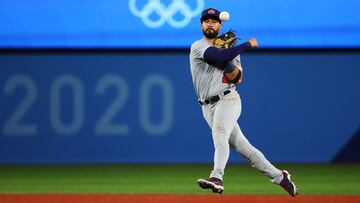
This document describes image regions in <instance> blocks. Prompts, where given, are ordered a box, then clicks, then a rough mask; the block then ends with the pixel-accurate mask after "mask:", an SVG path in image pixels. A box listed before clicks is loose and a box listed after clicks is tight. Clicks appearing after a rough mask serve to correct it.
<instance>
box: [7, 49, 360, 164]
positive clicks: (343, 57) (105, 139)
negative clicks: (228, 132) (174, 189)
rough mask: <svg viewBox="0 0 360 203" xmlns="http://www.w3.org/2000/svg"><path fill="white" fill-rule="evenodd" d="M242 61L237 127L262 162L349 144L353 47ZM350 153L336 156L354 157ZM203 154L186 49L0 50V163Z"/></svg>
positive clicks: (359, 120)
mask: <svg viewBox="0 0 360 203" xmlns="http://www.w3.org/2000/svg"><path fill="white" fill-rule="evenodd" d="M242 63H243V66H244V71H245V72H244V74H245V75H244V80H243V83H242V84H241V85H240V86H239V87H238V91H239V93H240V95H241V98H242V104H243V111H242V114H241V117H240V119H239V123H240V126H241V128H242V129H243V131H244V133H245V135H246V136H247V138H248V139H249V140H250V142H251V143H252V144H253V145H255V146H256V147H257V148H259V149H260V150H261V151H262V152H263V153H264V154H265V155H266V156H267V157H268V158H269V159H270V160H271V161H273V162H300V163H304V162H320V163H326V162H330V161H332V160H333V159H334V157H335V156H337V155H339V152H340V151H341V150H343V151H344V148H346V146H347V145H348V144H349V140H351V139H353V140H359V138H358V137H359V134H360V133H359V127H360V90H359V88H360V79H359V76H360V53H359V52H336V51H327V52H320V51H319V52H315V51H311V52H308V53H307V52H306V51H303V52H294V51H292V52H289V53H287V52H285V51H277V52H269V51H266V52H251V53H245V54H243V56H242ZM354 137H355V138H354ZM357 142H358V141H357ZM352 149H353V151H351V150H350V151H349V150H347V151H349V152H348V153H345V155H344V154H342V156H346V157H347V156H349V154H350V155H351V156H353V157H359V150H357V151H356V149H359V148H358V147H354V146H353V147H352ZM354 150H355V151H354ZM345 151H346V150H345ZM347 158H349V157H347ZM212 159H213V146H212V139H211V134H210V130H209V128H208V126H207V125H206V123H205V121H204V119H203V118H202V114H201V111H200V106H199V105H198V103H197V98H196V96H195V93H194V89H193V86H192V81H191V75H190V70H189V61H188V52H187V51H180V52H174V51H172V52H169V53H168V52H164V51H163V52H154V53H151V52H150V51H149V52H138V53H137V52H129V53H126V52H123V51H120V52H116V51H113V52H104V53H102V52H84V53H80V52H74V51H72V52H70V53H66V52H51V53H43V52H35V53H27V52H25V53H1V54H0V163H210V162H212ZM355 159H356V158H355ZM339 160H341V157H340V159H339ZM230 161H231V162H233V163H238V162H244V159H243V158H242V157H241V156H239V155H237V154H236V153H235V151H232V153H231V157H230Z"/></svg>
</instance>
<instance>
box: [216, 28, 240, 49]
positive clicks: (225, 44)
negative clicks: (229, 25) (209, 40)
mask: <svg viewBox="0 0 360 203" xmlns="http://www.w3.org/2000/svg"><path fill="white" fill-rule="evenodd" d="M236 40H237V38H236V36H235V33H234V32H233V31H232V30H229V31H228V32H227V33H225V34H222V35H220V36H218V37H217V38H215V40H214V46H215V47H217V48H223V49H227V48H230V47H233V46H235V44H236Z"/></svg>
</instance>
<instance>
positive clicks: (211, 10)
mask: <svg viewBox="0 0 360 203" xmlns="http://www.w3.org/2000/svg"><path fill="white" fill-rule="evenodd" d="M215 13H216V11H215V10H214V9H210V10H208V14H211V15H214V14H215Z"/></svg>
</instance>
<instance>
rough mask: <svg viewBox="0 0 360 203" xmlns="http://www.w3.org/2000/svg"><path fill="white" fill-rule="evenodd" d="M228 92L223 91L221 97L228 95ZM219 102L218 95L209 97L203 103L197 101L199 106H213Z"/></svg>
mask: <svg viewBox="0 0 360 203" xmlns="http://www.w3.org/2000/svg"><path fill="white" fill-rule="evenodd" d="M230 92H231V91H230V90H225V91H224V92H223V94H222V95H223V96H225V95H227V94H229V93H230ZM219 100H220V95H216V96H212V97H209V98H207V99H205V100H204V101H201V100H199V103H200V105H204V104H214V103H216V102H218V101H219Z"/></svg>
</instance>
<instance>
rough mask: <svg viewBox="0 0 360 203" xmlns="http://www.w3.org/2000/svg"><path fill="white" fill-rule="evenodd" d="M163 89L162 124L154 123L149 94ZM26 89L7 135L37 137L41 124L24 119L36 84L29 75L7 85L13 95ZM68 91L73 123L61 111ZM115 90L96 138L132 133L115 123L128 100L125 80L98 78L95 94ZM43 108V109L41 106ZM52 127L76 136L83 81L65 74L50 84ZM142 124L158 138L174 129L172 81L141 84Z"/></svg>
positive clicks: (150, 80)
mask: <svg viewBox="0 0 360 203" xmlns="http://www.w3.org/2000/svg"><path fill="white" fill-rule="evenodd" d="M156 86H157V87H159V88H160V89H161V90H162V95H163V96H162V102H161V103H162V104H163V106H162V109H161V110H162V114H160V115H162V117H161V121H160V122H157V123H154V122H151V120H150V118H151V116H150V113H151V111H150V110H151V109H152V108H151V106H150V98H151V97H150V95H151V94H150V93H151V90H152V88H153V87H156ZM20 87H23V88H24V89H25V98H24V99H23V100H22V101H21V103H20V105H19V106H18V107H17V108H16V109H15V110H14V112H13V113H12V114H11V115H10V117H9V118H8V119H7V121H6V122H5V123H4V129H3V133H4V135H20V136H25V135H38V133H39V132H38V131H39V130H38V125H37V124H36V123H35V121H32V122H33V123H24V121H23V119H24V116H25V115H26V114H27V113H28V112H29V110H31V106H32V105H34V103H35V102H36V99H37V87H36V83H35V81H34V80H33V79H32V78H31V77H29V76H27V75H14V76H12V77H11V78H10V79H9V80H8V81H7V82H6V84H5V86H4V93H5V94H14V91H15V89H16V88H20ZM65 87H66V88H68V89H70V90H71V91H72V92H73V94H72V95H73V98H72V99H73V100H72V101H73V102H72V104H73V105H74V106H73V108H72V109H73V112H72V114H71V115H72V120H71V122H68V123H64V122H63V119H62V115H61V112H63V111H62V109H61V106H62V105H61V100H62V99H61V98H62V97H61V95H62V94H61V92H62V89H63V88H65ZM110 87H111V88H116V90H117V91H116V92H117V95H116V97H115V99H114V100H113V101H112V102H111V103H110V105H109V107H108V108H106V110H105V112H104V113H103V114H102V115H101V116H100V118H99V119H98V120H97V122H96V124H95V125H94V133H95V134H96V135H110V136H124V135H128V134H129V132H130V127H129V125H128V124H126V123H119V122H118V123H114V122H113V120H114V118H115V117H116V116H117V115H118V113H119V111H121V109H123V108H124V107H125V105H126V102H127V100H128V98H129V94H128V92H129V90H128V89H129V88H128V85H127V83H126V81H125V79H124V78H122V77H121V76H119V75H115V74H107V75H105V76H103V77H101V78H100V79H99V81H98V82H97V84H96V86H95V94H96V95H99V96H101V95H103V94H105V92H106V91H107V89H109V88H110ZM42 108H44V107H42ZM49 108H50V111H49V112H50V119H47V120H50V125H51V127H52V129H53V130H54V132H56V133H57V134H60V135H74V134H76V133H78V132H79V131H80V130H81V128H82V126H83V123H84V119H85V118H86V117H84V86H83V84H82V82H81V80H80V79H79V78H78V77H76V76H74V75H71V74H64V75H60V76H58V77H56V78H55V79H54V81H53V82H52V83H51V85H50V103H49ZM138 112H139V122H140V126H141V127H142V128H143V130H144V131H145V132H146V133H148V134H150V135H155V136H161V135H164V134H165V133H166V132H167V131H168V130H169V129H170V128H171V126H172V121H173V89H172V85H171V82H170V81H169V80H168V79H167V78H166V77H165V76H162V75H150V76H148V77H146V78H145V79H144V80H143V81H142V82H141V83H140V90H139V111H138Z"/></svg>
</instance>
